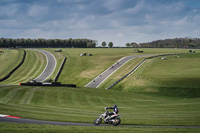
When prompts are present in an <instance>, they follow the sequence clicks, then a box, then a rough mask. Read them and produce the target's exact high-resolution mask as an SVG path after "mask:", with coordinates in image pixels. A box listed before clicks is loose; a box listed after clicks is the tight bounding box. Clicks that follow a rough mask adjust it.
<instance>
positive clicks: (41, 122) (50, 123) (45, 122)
mask: <svg viewBox="0 0 200 133" xmlns="http://www.w3.org/2000/svg"><path fill="white" fill-rule="evenodd" d="M0 122H3V123H29V124H49V125H68V126H96V125H94V124H87V123H71V122H54V121H41V120H30V119H15V118H6V117H0ZM98 126H112V125H110V124H100V125H98ZM119 126H120V127H152V128H153V127H160V128H161V127H162V128H200V126H148V125H146V126H145V125H119Z"/></svg>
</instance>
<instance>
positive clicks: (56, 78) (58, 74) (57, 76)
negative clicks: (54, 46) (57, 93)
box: [54, 57, 67, 82]
mask: <svg viewBox="0 0 200 133" xmlns="http://www.w3.org/2000/svg"><path fill="white" fill-rule="evenodd" d="M66 60H67V58H66V57H65V58H64V60H63V63H62V65H61V67H60V69H59V71H58V73H57V75H56V77H55V79H54V81H55V82H57V80H58V78H59V76H60V73H61V71H62V69H63V66H64V65H65V62H66Z"/></svg>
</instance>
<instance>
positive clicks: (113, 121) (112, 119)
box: [94, 109, 121, 126]
mask: <svg viewBox="0 0 200 133" xmlns="http://www.w3.org/2000/svg"><path fill="white" fill-rule="evenodd" d="M105 111H106V112H105V113H103V114H101V115H99V118H96V119H95V120H94V125H99V124H101V122H102V120H104V122H105V123H108V124H112V125H113V126H117V125H119V124H120V122H121V119H120V118H119V116H121V115H119V114H114V115H111V116H108V111H107V110H106V109H105ZM106 116H108V117H109V118H107V119H106Z"/></svg>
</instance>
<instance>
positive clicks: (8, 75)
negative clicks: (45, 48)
mask: <svg viewBox="0 0 200 133" xmlns="http://www.w3.org/2000/svg"><path fill="white" fill-rule="evenodd" d="M23 51H24V55H23V58H22V61H21V62H20V63H19V64H18V65H17V66H16V67H15V68H14V69H13V70H12V71H10V72H9V73H8V74H7V75H6V76H4V77H3V78H1V79H0V82H1V81H4V80H6V79H8V78H9V77H10V76H11V75H12V74H13V73H14V72H15V71H16V70H17V69H18V68H19V67H20V66H21V65H22V64H23V63H24V60H25V58H26V51H25V50H23Z"/></svg>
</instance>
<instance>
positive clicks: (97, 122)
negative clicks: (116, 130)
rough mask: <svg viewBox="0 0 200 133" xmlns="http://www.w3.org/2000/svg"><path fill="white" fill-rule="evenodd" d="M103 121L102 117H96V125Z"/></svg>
mask: <svg viewBox="0 0 200 133" xmlns="http://www.w3.org/2000/svg"><path fill="white" fill-rule="evenodd" d="M101 122H102V118H96V120H94V125H99V124H101Z"/></svg>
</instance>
